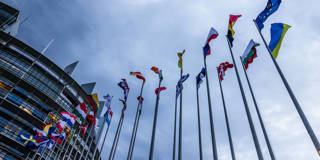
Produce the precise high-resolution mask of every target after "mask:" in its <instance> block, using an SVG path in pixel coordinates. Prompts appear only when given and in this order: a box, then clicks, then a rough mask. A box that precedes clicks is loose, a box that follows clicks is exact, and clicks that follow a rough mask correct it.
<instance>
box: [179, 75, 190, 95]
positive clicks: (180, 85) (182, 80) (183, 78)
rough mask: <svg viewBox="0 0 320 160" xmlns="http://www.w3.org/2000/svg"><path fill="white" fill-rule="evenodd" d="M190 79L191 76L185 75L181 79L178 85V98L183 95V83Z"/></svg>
mask: <svg viewBox="0 0 320 160" xmlns="http://www.w3.org/2000/svg"><path fill="white" fill-rule="evenodd" d="M188 78H189V74H186V75H183V76H182V77H181V79H180V80H179V81H178V84H177V86H176V98H178V96H179V95H180V94H181V91H182V89H183V86H182V83H183V82H184V81H186V80H187V79H188Z"/></svg>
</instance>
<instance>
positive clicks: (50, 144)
mask: <svg viewBox="0 0 320 160" xmlns="http://www.w3.org/2000/svg"><path fill="white" fill-rule="evenodd" d="M53 143H54V141H53V139H48V140H45V141H43V142H41V143H39V146H41V147H43V148H44V147H46V146H47V149H52V146H53Z"/></svg>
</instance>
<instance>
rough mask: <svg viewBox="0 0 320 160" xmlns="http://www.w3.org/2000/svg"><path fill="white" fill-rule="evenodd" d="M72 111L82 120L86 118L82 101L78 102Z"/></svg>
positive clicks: (85, 110)
mask: <svg viewBox="0 0 320 160" xmlns="http://www.w3.org/2000/svg"><path fill="white" fill-rule="evenodd" d="M73 113H74V114H75V115H76V116H77V117H78V118H80V120H81V121H82V122H83V121H84V120H85V119H86V116H87V113H88V111H87V108H86V105H85V103H84V102H82V103H80V104H79V105H78V106H77V107H76V109H75V110H74V111H73Z"/></svg>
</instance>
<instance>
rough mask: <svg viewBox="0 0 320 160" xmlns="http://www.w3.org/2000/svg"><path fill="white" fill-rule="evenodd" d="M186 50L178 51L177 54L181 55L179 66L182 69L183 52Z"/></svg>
mask: <svg viewBox="0 0 320 160" xmlns="http://www.w3.org/2000/svg"><path fill="white" fill-rule="evenodd" d="M185 52H186V50H185V49H184V50H183V51H182V52H178V53H177V55H178V57H179V61H178V67H179V68H181V69H182V56H183V54H184V53H185Z"/></svg>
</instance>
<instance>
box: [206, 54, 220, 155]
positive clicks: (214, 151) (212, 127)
mask: <svg viewBox="0 0 320 160" xmlns="http://www.w3.org/2000/svg"><path fill="white" fill-rule="evenodd" d="M203 62H204V67H205V69H206V74H207V75H206V83H207V95H208V107H209V116H210V128H211V142H212V153H213V159H214V160H218V153H217V146H216V138H215V133H214V124H213V117H212V107H211V97H210V89H209V80H208V76H209V75H208V70H207V62H206V55H203Z"/></svg>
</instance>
